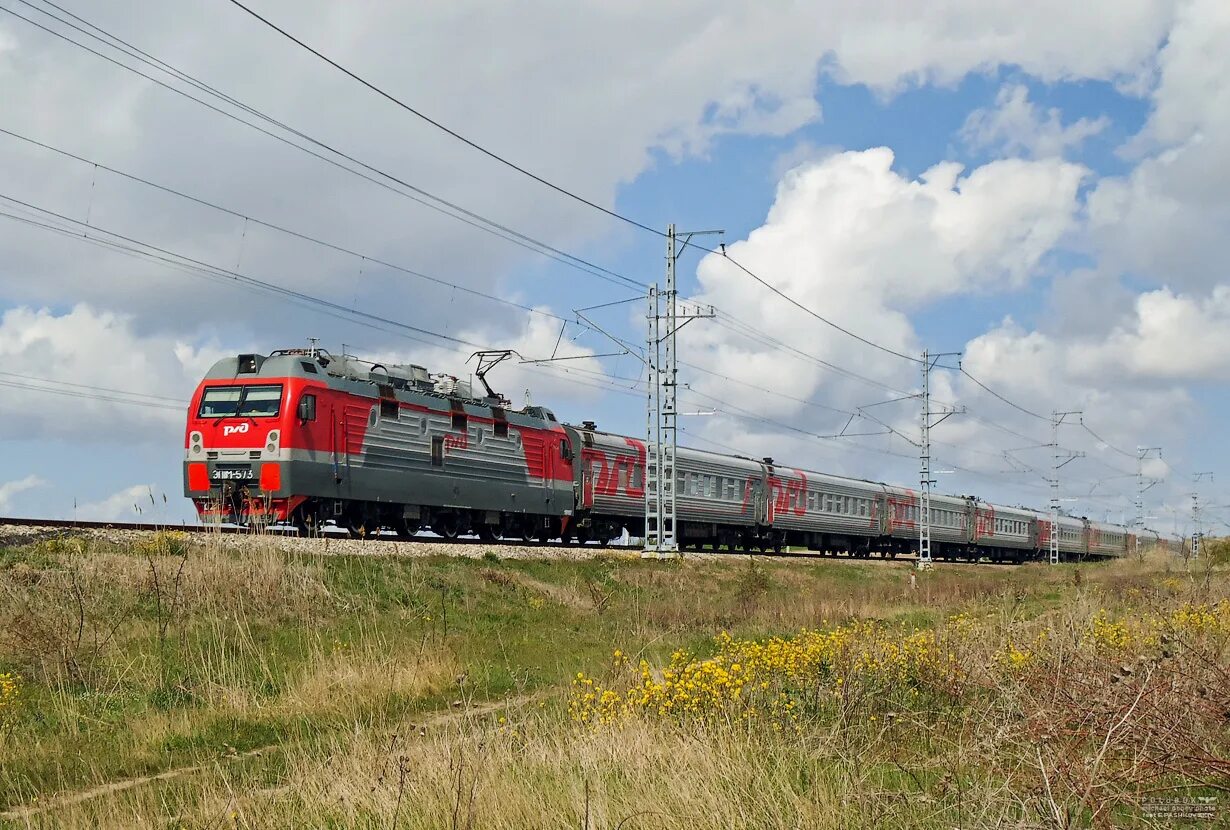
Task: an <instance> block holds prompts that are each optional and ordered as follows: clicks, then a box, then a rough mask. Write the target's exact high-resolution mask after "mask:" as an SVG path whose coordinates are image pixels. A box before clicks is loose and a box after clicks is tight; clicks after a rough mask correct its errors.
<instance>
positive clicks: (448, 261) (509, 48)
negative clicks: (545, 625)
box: [0, 0, 1230, 532]
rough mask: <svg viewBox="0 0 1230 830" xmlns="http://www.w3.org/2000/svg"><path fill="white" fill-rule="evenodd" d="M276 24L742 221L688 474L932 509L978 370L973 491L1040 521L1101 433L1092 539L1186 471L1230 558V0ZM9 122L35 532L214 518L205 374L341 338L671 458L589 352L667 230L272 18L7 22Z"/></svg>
mask: <svg viewBox="0 0 1230 830" xmlns="http://www.w3.org/2000/svg"><path fill="white" fill-rule="evenodd" d="M251 5H252V8H253V9H254V10H256V11H258V12H260V13H261V14H262V15H265V16H267V17H268V18H269V19H270V20H272V21H273V22H275V23H277V24H278V25H280V26H282V27H283V28H285V29H286V30H288V31H289V32H291V33H293V34H294V35H295V36H296V37H299V38H301V39H302V40H304V41H305V42H306V43H308V44H310V45H311V46H313V47H314V48H316V49H318V50H320V51H321V52H322V53H324V54H325V55H328V56H329V57H331V58H332V59H334V60H335V61H337V62H338V63H340V64H342V65H343V66H345V67H347V68H348V69H350V70H351V71H353V72H355V73H357V74H359V75H361V76H362V77H364V78H366V79H368V80H370V81H371V82H372V83H373V84H375V85H377V86H378V87H380V88H381V89H383V90H385V91H387V92H389V93H390V94H391V95H393V96H395V97H396V98H398V99H400V100H401V101H402V102H404V103H406V104H408V105H409V106H411V107H413V108H415V109H416V110H418V111H419V112H420V113H423V114H424V115H427V116H429V117H430V118H431V119H434V120H435V121H437V122H439V123H440V124H443V125H445V126H447V127H448V128H449V129H451V130H453V131H455V132H457V133H459V134H461V135H463V136H465V137H466V138H468V139H470V140H472V141H474V142H475V143H477V144H479V145H481V146H483V147H485V148H488V149H490V150H491V151H493V152H495V153H497V154H498V155H500V156H502V157H503V158H505V159H508V160H511V161H512V162H514V163H515V164H516V165H518V166H520V167H522V168H524V169H525V170H528V171H532V172H533V173H534V174H535V175H537V176H539V177H541V178H543V179H546V180H547V181H549V182H551V183H554V184H556V185H559V186H560V187H561V188H563V189H564V190H567V191H569V192H570V193H573V194H576V195H578V196H580V197H582V198H583V199H584V200H586V201H588V202H591V203H593V204H594V205H597V206H599V207H601V208H605V209H606V210H607V211H611V212H613V213H617V214H619V215H620V216H624V217H628V218H631V219H634V220H635V221H636V222H637V223H640V224H642V225H645V226H648V227H649V228H653V229H658V230H659V231H664V230H665V228H666V226H667V225H668V224H670V223H674V224H675V225H676V226H677V228H678V229H679V230H680V231H699V230H718V229H720V230H722V231H723V233H722V235H721V237H718V236H706V237H697V238H696V241H697V242H699V243H700V244H702V245H705V246H706V247H709V248H714V247H715V246H717V245H718V244H719V243H721V244H724V245H725V250H726V252H727V254H728V257H726V258H724V257H723V256H721V255H720V254H719V253H706V252H705V251H703V250H701V249H699V248H697V247H689V248H687V249H685V250H684V252H683V253H682V255H681V256H680V259H679V264H678V268H679V271H678V273H679V286H680V291H681V294H682V295H683V296H684V297H686V298H687V299H688V300H689V301H695V302H697V303H700V304H702V305H704V306H708V305H712V306H713V307H714V308H715V309H716V316H715V317H714V318H712V319H702V320H696V321H694V322H692V323H690V324H689V325H688V327H687V328H686V329H684V330H683V331H682V332H681V333H680V335H679V345H680V354H681V361H682V363H681V371H680V382H681V384H683V388H682V390H681V409H682V410H683V411H684V412H688V413H695V414H691V415H688V416H687V417H685V418H684V419H683V420H682V424H683V434H682V436H681V443H683V444H687V445H691V446H696V447H699V448H704V449H713V450H718V451H722V452H737V453H739V454H743V455H748V456H754V457H759V456H772V457H774V458H775V459H777V460H778V462H779V463H785V464H789V465H792V466H797V467H803V468H808V469H816V470H822V471H825V472H833V473H839V474H843V475H851V476H857V477H861V478H869V479H874V480H883V481H890V482H895V483H901V484H911V483H913V484H916V483H917V481H918V449H917V447H916V446H915V445H914V442H916V441H917V440H918V437H919V424H920V404H919V401H918V399H917V397H916V396H917V393H918V391H919V389H920V387H921V371H920V370H921V364H920V362H919V358H920V357H921V354H922V352H923V351H924V350H929V351H930V352H931V353H932V354H935V353H959V354H960V357H959V358H958V357H956V356H950V357H945V358H943V359H942V360H941V362H940V364H939V366H938V367H937V368H936V369H935V371H933V372H932V376H931V389H932V396H933V405H932V409H933V410H934V411H936V412H941V411H944V412H946V411H949V410H952V411H954V414H952V415H951V416H950V417H947V418H945V419H944V420H943V423H941V424H939V425H938V426H937V427H936V428H934V429H933V430H932V439H933V441H934V442H935V443H934V447H933V455H934V457H935V461H934V464H933V467H934V468H935V469H937V470H938V471H939V472H938V473H937V475H936V478H937V481H938V483H937V490H939V491H941V492H950V493H960V494H968V495H977V496H980V497H982V498H985V499H988V500H992V501H996V502H999V503H1006V504H1023V505H1028V506H1034V507H1038V508H1043V509H1044V508H1045V507H1046V504H1047V501H1048V498H1049V490H1048V486H1047V482H1046V479H1047V478H1048V477H1050V476H1051V475H1052V473H1051V470H1050V467H1051V465H1052V463H1053V461H1052V457H1051V456H1052V453H1051V450H1050V448H1048V447H1046V446H1041V445H1044V444H1047V443H1049V442H1050V440H1051V424H1050V421H1051V418H1050V415H1051V413H1052V411H1055V410H1059V411H1064V410H1080V411H1081V412H1083V415H1082V416H1080V417H1077V416H1072V417H1071V418H1069V419H1068V420H1067V422H1066V423H1065V424H1064V426H1062V427H1061V428H1060V433H1059V434H1060V441H1059V442H1060V444H1061V446H1062V452H1063V453H1064V454H1065V456H1066V455H1067V454H1073V455H1075V456H1076V457H1074V458H1073V459H1072V460H1071V461H1070V462H1068V463H1066V464H1065V465H1064V466H1063V468H1062V470H1061V475H1060V479H1061V487H1062V495H1063V498H1064V506H1065V509H1067V510H1068V511H1069V512H1072V513H1074V514H1077V515H1087V516H1089V517H1091V518H1096V519H1100V520H1113V521H1124V520H1126V521H1129V522H1130V521H1132V520H1133V519H1134V517H1135V514H1136V509H1135V507H1134V504H1133V502H1134V498H1135V495H1136V490H1137V486H1138V479H1137V476H1136V473H1137V470H1138V458H1137V456H1138V454H1139V453H1138V448H1141V447H1145V448H1148V447H1161V451H1160V458H1159V457H1158V456H1159V453H1158V452H1156V451H1153V452H1149V453H1148V454H1147V458H1146V459H1145V460H1144V461H1143V462H1140V463H1139V468H1140V469H1141V470H1142V472H1143V482H1144V484H1145V485H1146V486H1147V488H1148V489H1147V491H1146V495H1145V501H1146V507H1145V513H1146V516H1147V520H1146V523H1147V524H1149V525H1150V526H1152V527H1156V528H1159V529H1161V530H1164V531H1175V532H1190V529H1191V525H1192V519H1191V495H1192V493H1193V492H1197V493H1199V495H1200V499H1201V503H1202V504H1203V505H1205V510H1204V513H1203V514H1202V515H1203V520H1204V522H1205V523H1206V525H1207V527H1206V528H1205V529H1206V530H1209V531H1213V532H1216V531H1217V530H1218V529H1223V530H1224V529H1226V528H1227V525H1226V524H1225V522H1226V521H1230V507H1225V506H1223V505H1226V504H1227V503H1228V502H1230V499H1227V497H1226V496H1224V495H1221V488H1222V484H1223V483H1224V482H1227V481H1230V478H1226V476H1230V470H1227V466H1228V465H1227V461H1228V460H1230V458H1228V455H1230V451H1228V450H1227V448H1226V445H1225V442H1224V441H1222V440H1220V438H1221V435H1222V434H1223V433H1224V430H1225V427H1226V418H1225V415H1224V414H1223V413H1225V411H1226V405H1227V403H1228V401H1227V397H1228V396H1227V394H1226V390H1225V381H1226V380H1227V378H1228V376H1230V361H1227V360H1226V359H1225V355H1226V354H1227V351H1228V347H1230V280H1228V279H1227V275H1226V273H1225V270H1224V265H1223V263H1224V262H1226V261H1227V256H1226V253H1227V252H1226V250H1225V249H1226V247H1227V245H1230V235H1228V234H1227V233H1226V228H1227V227H1230V198H1228V197H1227V194H1228V193H1230V161H1228V159H1230V48H1227V46H1228V45H1230V5H1227V4H1226V3H1224V2H1218V1H1216V0H1113V2H1112V0H1090V2H1086V3H1082V4H1072V3H1067V2H1058V1H1057V0H1055V1H1053V2H1052V0H1044V1H1043V2H1039V3H1036V4H1034V7H1033V10H1032V11H1031V12H1030V13H1029V14H1022V13H1021V10H1020V5H1019V4H1018V3H1009V2H988V0H948V1H947V2H945V3H940V4H918V3H910V2H904V0H875V1H874V2H865V3H858V4H853V3H846V2H837V0H831V1H829V0H813V2H807V3H794V4H748V3H736V2H712V0H710V1H709V2H700V0H695V1H693V0H687V1H686V2H684V1H682V0H681V1H678V2H668V3H662V2H647V1H646V2H637V1H635V0H630V1H629V2H623V3H618V4H611V3H602V4H593V3H590V4H571V5H569V6H566V7H561V6H560V5H559V4H556V3H546V2H526V3H520V4H515V5H508V6H498V5H497V6H492V5H491V4H487V3H476V2H464V1H458V2H423V3H415V4H403V3H391V2H389V3H379V2H372V3H363V4H337V3H335V4H329V3H323V2H293V3H292V2H289V0H252V3H251ZM72 41H76V43H74V42H72ZM125 67H129V68H131V69H135V70H138V71H139V72H140V73H143V74H144V75H145V76H147V77H143V76H142V75H141V74H137V73H136V72H133V71H130V69H126V68H125ZM0 102H2V105H0V131H2V132H0V169H2V170H4V173H5V175H4V176H3V177H2V178H0V182H2V184H0V515H9V516H37V517H70V516H75V517H77V518H81V519H86V518H90V519H104V520H134V519H137V520H159V521H168V522H179V521H184V520H190V519H191V516H192V512H191V508H190V505H189V502H188V501H187V500H186V499H184V498H183V494H182V484H181V472H180V468H181V464H182V457H183V421H184V415H185V411H184V410H185V403H184V402H185V401H186V400H187V398H188V397H189V396H190V394H191V391H192V389H193V388H194V386H195V385H196V383H197V382H198V380H199V379H200V377H201V375H202V374H203V373H204V372H205V371H206V370H207V368H208V367H209V366H210V365H211V364H212V363H213V361H215V360H217V359H218V358H219V357H221V356H224V355H233V354H236V353H239V352H249V351H256V352H268V351H271V350H273V349H276V348H284V347H294V346H301V345H304V344H305V343H306V342H307V338H309V337H316V338H320V340H321V344H322V345H323V346H325V347H326V348H328V349H330V350H331V351H333V352H335V353H336V352H340V351H341V350H342V349H343V347H344V348H345V349H346V350H347V351H348V352H349V353H351V354H356V355H360V356H366V357H370V358H373V359H380V360H403V361H407V362H414V363H419V364H423V365H426V366H428V367H429V368H430V369H431V370H433V371H440V372H448V373H451V374H456V375H464V374H466V373H468V372H471V371H473V366H474V364H473V362H472V361H469V362H467V360H468V358H469V357H470V354H471V353H472V352H474V351H475V350H476V349H477V348H480V347H487V348H512V349H515V350H516V351H517V352H518V354H519V355H521V356H522V357H524V358H525V359H526V362H524V363H505V364H502V365H501V367H500V368H498V369H497V370H495V372H493V373H492V375H491V376H490V380H491V382H492V384H493V386H495V387H496V388H497V389H498V390H499V391H501V392H503V393H504V394H505V395H507V396H508V397H509V398H510V399H512V400H513V401H514V402H515V403H516V404H518V405H521V404H523V403H525V402H526V401H532V402H533V403H535V404H539V405H545V406H549V407H551V408H552V409H554V410H555V411H556V413H557V414H558V415H559V416H560V417H561V419H564V420H571V421H574V422H579V421H581V420H594V421H597V422H598V423H599V425H600V427H602V428H605V429H610V430H612V431H622V432H627V433H629V434H639V433H640V432H642V431H643V430H644V423H645V413H644V392H643V386H642V385H641V384H643V381H644V377H645V374H644V368H643V364H642V363H641V360H640V358H639V356H638V355H636V354H631V353H629V354H618V352H621V351H623V349H622V348H621V347H620V346H617V345H616V344H615V343H614V342H613V341H611V340H609V339H607V338H606V337H605V336H604V335H602V334H601V333H599V332H598V331H597V330H596V329H597V328H602V329H603V330H605V331H606V332H609V333H610V334H613V335H615V336H616V337H618V338H620V339H621V340H623V341H624V342H626V343H631V344H632V345H634V346H639V344H641V343H643V342H644V338H645V319H644V315H645V300H644V290H645V289H644V286H645V285H647V284H649V283H652V282H658V281H660V280H661V279H662V278H663V272H664V267H665V260H664V256H665V241H664V239H663V238H662V236H661V234H660V233H651V232H648V231H646V230H644V229H642V228H638V227H636V226H635V225H633V224H631V223H628V222H624V221H621V220H620V219H618V218H615V217H613V216H612V215H611V214H610V213H607V212H604V211H603V210H599V209H596V208H595V207H591V206H589V205H586V204H584V203H582V202H581V201H579V200H577V199H573V198H570V197H569V196H567V195H565V194H563V193H560V192H558V191H556V190H553V189H551V188H549V187H546V186H544V185H543V184H541V183H540V182H537V181H534V180H533V179H531V178H529V177H527V176H525V175H523V174H521V173H519V172H517V171H515V170H513V169H510V168H509V167H508V166H505V165H502V164H501V163H499V162H498V161H496V160H494V159H492V158H490V157H488V156H486V155H484V154H482V153H480V152H478V151H477V150H475V149H474V148H472V147H469V146H467V145H465V144H464V143H462V142H460V141H458V140H457V139H456V138H454V137H452V136H449V135H448V134H446V133H445V132H443V131H441V130H439V129H437V128H436V127H434V126H432V125H431V124H429V123H427V122H426V121H425V120H423V119H421V118H418V117H416V116H415V115H414V114H412V113H410V112H407V111H406V110H405V109H402V108H399V107H398V106H397V105H396V104H394V103H392V102H390V101H389V100H387V99H385V98H383V97H381V96H379V95H377V94H376V93H374V92H373V91H371V90H370V89H367V88H365V87H363V86H362V85H360V84H359V83H357V82H356V81H355V80H353V79H352V78H349V77H347V76H346V75H344V74H343V73H341V72H339V71H338V70H337V69H335V68H333V67H331V66H329V65H328V64H327V63H325V62H323V61H321V60H320V59H319V58H316V57H314V56H313V55H312V54H310V53H309V52H307V51H305V50H303V49H301V48H300V47H298V46H296V45H295V44H293V43H291V42H290V41H288V40H286V39H284V38H282V37H280V36H279V35H278V34H277V33H276V32H274V31H272V30H271V29H269V28H267V27H265V26H263V25H262V24H261V23H260V22H259V21H257V20H255V19H254V18H253V17H251V16H249V15H248V14H246V13H244V11H243V10H242V9H240V8H238V7H237V6H235V5H233V4H231V3H228V2H225V1H224V0H214V2H210V3H199V4H150V3H138V2H135V0H107V2H96V3H89V4H86V3H83V2H80V0H57V2H56V5H54V6H53V5H51V4H49V3H46V2H44V0H0ZM322 242H323V243H325V244H321V243H322ZM735 262H737V263H738V264H739V265H741V266H743V268H745V269H746V270H747V271H751V272H753V273H754V274H755V275H756V276H757V277H759V278H760V281H757V280H756V279H753V278H752V277H750V276H749V275H748V274H747V272H746V271H745V270H742V269H740V268H739V267H736V266H735V264H734V263H735ZM766 283H767V284H768V286H771V287H772V289H775V290H776V292H780V293H775V291H774V290H771V288H770V287H766V285H765V284H766ZM292 292H293V293H292ZM783 295H784V296H783ZM594 306H603V307H602V308H598V309H594V310H592V311H583V312H582V313H583V314H584V315H585V316H586V318H587V319H588V320H589V321H591V323H592V325H591V324H587V323H584V322H583V321H582V320H580V318H578V317H577V314H576V311H577V310H578V309H585V308H589V307H594ZM825 321H828V322H825ZM830 323H833V324H836V326H834V325H830ZM837 327H840V329H839V328H837ZM842 329H844V331H842ZM851 334H853V335H856V336H857V337H852V336H850V335H851ZM866 341H870V342H871V343H872V344H874V345H868V343H867V342H866ZM612 353H616V354H612ZM552 356H555V357H560V356H566V357H568V358H569V359H568V360H566V361H555V362H551V363H542V362H534V361H541V360H542V359H543V358H548V357H552ZM958 361H959V362H958ZM958 365H959V366H960V367H961V369H962V370H963V371H960V370H958V369H957V367H958ZM989 390H990V391H989ZM936 417H937V418H938V417H939V416H938V415H937V416H936ZM837 436H839V437H837ZM1222 471H1227V472H1226V473H1225V475H1223V474H1222ZM1202 473H1212V475H1211V476H1210V475H1199V474H1202ZM1197 478H1198V481H1197Z"/></svg>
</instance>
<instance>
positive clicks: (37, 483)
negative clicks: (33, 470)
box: [0, 475, 47, 510]
mask: <svg viewBox="0 0 1230 830" xmlns="http://www.w3.org/2000/svg"><path fill="white" fill-rule="evenodd" d="M45 486H47V482H45V481H43V480H42V479H41V478H39V477H38V476H36V475H28V476H26V477H25V478H19V479H17V480H16V481H6V482H4V483H3V484H0V510H8V509H9V507H10V506H11V505H12V503H13V500H14V499H15V498H16V497H17V496H19V495H21V494H22V493H24V492H26V491H27V490H33V489H35V488H38V487H45Z"/></svg>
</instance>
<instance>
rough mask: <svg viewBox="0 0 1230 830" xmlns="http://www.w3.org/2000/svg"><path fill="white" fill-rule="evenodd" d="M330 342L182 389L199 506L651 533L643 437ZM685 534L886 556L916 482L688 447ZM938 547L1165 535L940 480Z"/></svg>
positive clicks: (402, 521) (1112, 545)
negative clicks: (519, 403)
mask: <svg viewBox="0 0 1230 830" xmlns="http://www.w3.org/2000/svg"><path fill="white" fill-rule="evenodd" d="M480 380H481V381H482V385H483V386H484V387H485V390H484V393H483V394H476V393H475V391H474V390H473V388H472V387H471V384H470V383H469V382H468V381H465V380H462V379H459V378H457V377H453V376H449V375H444V374H433V373H430V372H429V371H428V370H427V369H426V368H424V367H422V366H418V365H414V364H382V363H378V362H371V361H365V360H360V359H359V358H356V357H352V356H349V355H342V356H338V357H335V356H333V355H331V354H329V352H327V351H326V350H324V349H318V348H310V349H280V350H276V351H273V352H271V353H270V354H268V355H261V354H239V355H236V356H235V357H227V358H223V359H221V360H219V361H218V362H217V363H215V364H214V366H213V367H212V368H211V369H210V370H209V371H208V372H207V373H206V374H205V377H204V378H203V379H202V380H201V382H200V383H199V385H198V386H197V388H196V390H195V391H194V393H193V396H192V400H191V402H190V404H189V410H188V417H187V426H186V430H185V442H184V453H185V455H184V471H183V478H184V494H185V496H186V497H187V498H189V499H191V500H192V502H193V504H194V506H195V508H196V510H197V513H198V516H199V517H200V519H201V520H202V521H203V522H207V523H209V522H212V523H230V524H239V525H255V526H268V525H282V526H287V525H288V526H291V527H293V528H295V529H297V530H298V531H299V532H300V533H302V534H313V533H319V532H320V531H321V530H322V529H323V528H325V527H326V526H336V527H338V528H342V529H345V530H347V531H349V532H350V533H351V534H352V535H355V536H359V537H364V538H372V537H374V536H376V535H378V534H381V533H386V532H394V533H396V534H397V535H398V536H399V537H402V538H409V537H412V536H414V535H415V534H417V533H419V532H420V531H422V530H430V531H431V532H433V533H434V534H436V535H438V536H440V537H443V538H444V539H456V538H458V537H459V536H477V537H479V538H480V539H483V540H486V541H496V540H499V539H505V538H510V539H523V540H527V541H540V542H548V541H551V540H560V541H562V542H566V543H568V542H579V543H588V542H594V543H597V544H609V543H610V542H612V541H614V540H616V539H618V538H621V537H622V536H624V535H625V534H628V535H631V536H641V535H643V534H644V526H645V519H644V503H645V502H644V499H645V463H646V457H647V454H646V443H645V441H644V440H643V439H641V438H637V437H632V436H627V435H620V434H617V433H613V432H607V431H603V430H600V429H598V427H597V425H596V423H595V422H593V421H585V422H582V423H581V424H579V425H572V424H565V423H561V422H560V421H558V420H557V418H556V417H555V414H554V413H553V412H552V411H551V410H550V409H548V408H547V407H544V406H530V405H527V406H524V407H522V408H520V409H517V408H514V407H513V406H512V405H511V404H510V402H509V401H508V400H507V399H505V398H503V397H502V396H500V395H498V394H497V393H495V392H494V391H493V390H492V389H491V388H490V386H489V385H488V384H487V382H486V379H485V377H483V376H482V375H480ZM674 485H675V488H676V501H677V518H676V534H677V537H678V540H679V543H680V546H681V547H682V548H684V549H689V548H691V549H697V550H700V549H706V548H708V549H712V550H721V549H725V550H727V551H737V550H742V551H761V552H765V551H775V552H781V551H783V550H797V549H806V550H808V551H815V552H821V553H826V554H834V555H835V554H839V553H840V554H845V555H848V556H852V557H860V558H866V557H870V556H873V555H875V556H881V557H888V558H893V557H896V556H897V555H898V554H901V553H908V552H912V551H916V550H917V544H918V525H919V520H920V513H919V511H920V500H919V496H918V493H917V492H916V491H914V490H912V489H910V488H906V487H899V486H895V485H891V484H885V483H880V482H873V481H865V480H861V479H855V478H847V477H842V476H837V475H832V474H828V473H824V472H819V471H814V470H808V469H805V468H802V467H794V466H790V465H788V464H783V463H780V462H777V461H775V460H774V459H772V458H767V457H766V458H760V459H753V458H745V457H741V456H737V455H725V454H721V453H716V452H708V451H704V450H698V449H693V448H686V447H680V448H679V450H678V454H677V458H676V478H675V482H674ZM930 505H931V507H930V510H931V515H930V519H931V521H930V525H931V540H932V541H931V544H932V555H933V556H934V557H935V558H937V559H947V560H964V561H971V562H972V561H979V560H982V559H987V560H990V561H992V562H1025V561H1029V560H1034V559H1039V558H1042V557H1043V556H1045V555H1049V550H1050V538H1051V536H1050V534H1051V533H1052V532H1054V533H1056V534H1057V535H1058V540H1059V541H1058V548H1059V554H1060V557H1061V558H1062V559H1065V560H1082V559H1106V558H1113V557H1122V556H1126V555H1130V554H1133V553H1136V552H1139V551H1141V550H1142V549H1143V548H1144V547H1150V546H1155V545H1161V544H1167V541H1166V540H1163V539H1162V537H1161V536H1160V535H1159V534H1157V533H1154V532H1152V531H1144V532H1141V531H1139V530H1134V529H1129V528H1126V527H1123V526H1120V525H1114V524H1109V523H1101V522H1094V521H1090V520H1089V519H1086V518H1078V517H1073V516H1061V517H1060V518H1059V520H1058V522H1057V524H1056V527H1055V528H1052V523H1051V521H1050V518H1049V516H1048V515H1046V514H1044V513H1040V512H1038V511H1036V510H1031V509H1027V508H1023V507H1009V506H1002V505H995V504H991V503H989V502H986V501H983V500H981V499H979V498H976V497H973V496H947V495H932V496H931V499H930Z"/></svg>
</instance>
